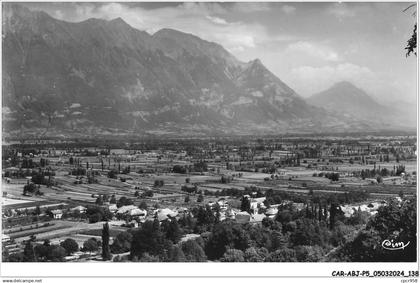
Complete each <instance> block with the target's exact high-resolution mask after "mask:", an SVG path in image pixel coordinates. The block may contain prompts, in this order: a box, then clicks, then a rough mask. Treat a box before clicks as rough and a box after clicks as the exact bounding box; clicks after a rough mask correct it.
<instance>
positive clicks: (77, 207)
mask: <svg viewBox="0 0 420 283" xmlns="http://www.w3.org/2000/svg"><path fill="white" fill-rule="evenodd" d="M70 210H71V211H73V212H74V211H78V212H79V213H80V214H82V213H86V210H87V208H86V207H84V206H81V205H79V206H76V207H73V208H72V209H70Z"/></svg>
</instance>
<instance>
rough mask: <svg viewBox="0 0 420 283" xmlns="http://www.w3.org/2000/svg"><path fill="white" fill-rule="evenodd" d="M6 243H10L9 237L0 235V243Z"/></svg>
mask: <svg viewBox="0 0 420 283" xmlns="http://www.w3.org/2000/svg"><path fill="white" fill-rule="evenodd" d="M8 241H10V237H9V235H6V234H2V235H1V242H2V243H5V242H8Z"/></svg>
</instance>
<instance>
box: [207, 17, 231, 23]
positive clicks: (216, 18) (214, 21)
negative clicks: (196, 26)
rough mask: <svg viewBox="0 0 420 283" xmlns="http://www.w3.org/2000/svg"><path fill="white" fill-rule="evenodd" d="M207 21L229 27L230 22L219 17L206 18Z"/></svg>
mask: <svg viewBox="0 0 420 283" xmlns="http://www.w3.org/2000/svg"><path fill="white" fill-rule="evenodd" d="M206 18H207V19H209V20H210V21H212V22H213V23H215V24H219V25H227V24H228V22H226V20H225V19H222V18H219V17H212V16H206Z"/></svg>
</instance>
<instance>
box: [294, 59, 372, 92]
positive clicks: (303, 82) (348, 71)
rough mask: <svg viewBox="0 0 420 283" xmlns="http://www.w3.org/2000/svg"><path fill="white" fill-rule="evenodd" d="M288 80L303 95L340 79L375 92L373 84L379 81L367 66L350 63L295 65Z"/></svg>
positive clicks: (326, 86) (321, 89)
mask: <svg viewBox="0 0 420 283" xmlns="http://www.w3.org/2000/svg"><path fill="white" fill-rule="evenodd" d="M289 80H290V81H291V84H293V86H295V89H296V90H297V91H298V93H301V94H302V95H303V96H309V95H312V94H314V93H317V92H320V91H323V90H325V89H327V88H329V87H330V86H331V85H333V84H334V83H337V82H340V81H349V82H352V83H353V84H355V85H356V86H358V87H361V88H362V89H365V90H368V91H372V92H374V93H376V91H377V88H376V87H375V84H377V83H379V82H380V79H379V78H378V76H377V75H376V74H375V73H374V72H373V71H372V70H370V69H369V68H368V67H365V66H359V65H356V64H352V63H342V64H338V65H336V66H322V67H312V66H301V67H296V68H293V69H292V70H291V73H290V77H289Z"/></svg>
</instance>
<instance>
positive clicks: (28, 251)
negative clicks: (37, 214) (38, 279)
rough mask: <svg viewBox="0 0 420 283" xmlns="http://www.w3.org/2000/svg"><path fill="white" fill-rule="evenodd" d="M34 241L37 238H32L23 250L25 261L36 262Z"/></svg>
mask: <svg viewBox="0 0 420 283" xmlns="http://www.w3.org/2000/svg"><path fill="white" fill-rule="evenodd" d="M34 241H35V237H31V238H30V239H29V240H28V241H26V244H25V248H24V249H23V261H29V262H32V261H36V256H35V250H34Z"/></svg>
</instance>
